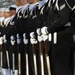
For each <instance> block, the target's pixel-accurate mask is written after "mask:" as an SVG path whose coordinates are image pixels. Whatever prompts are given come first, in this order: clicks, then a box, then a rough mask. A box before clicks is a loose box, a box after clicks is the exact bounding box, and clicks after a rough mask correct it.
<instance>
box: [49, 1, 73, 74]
mask: <svg viewBox="0 0 75 75" xmlns="http://www.w3.org/2000/svg"><path fill="white" fill-rule="evenodd" d="M67 2H68V4H69V5H70V6H71V7H73V6H74V0H71V1H70V0H67ZM70 14H71V9H70V8H69V6H68V5H67V3H66V1H65V0H58V1H57V0H55V2H54V3H53V4H52V6H51V7H50V22H49V26H48V31H49V33H52V34H53V33H54V32H57V43H56V44H54V42H53V43H52V47H51V50H50V57H51V71H52V75H63V74H64V75H72V74H73V72H72V67H71V64H72V62H71V60H72V54H71V51H72V44H73V43H72V36H71V34H70V33H69V32H68V31H67V27H69V26H65V24H67V23H68V22H69V21H70ZM52 41H54V39H53V40H52Z"/></svg>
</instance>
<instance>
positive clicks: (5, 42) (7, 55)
mask: <svg viewBox="0 0 75 75" xmlns="http://www.w3.org/2000/svg"><path fill="white" fill-rule="evenodd" d="M3 41H4V44H5V45H4V47H5V50H6V57H7V65H8V73H9V74H8V75H10V62H9V53H8V50H7V40H6V35H4V36H3Z"/></svg>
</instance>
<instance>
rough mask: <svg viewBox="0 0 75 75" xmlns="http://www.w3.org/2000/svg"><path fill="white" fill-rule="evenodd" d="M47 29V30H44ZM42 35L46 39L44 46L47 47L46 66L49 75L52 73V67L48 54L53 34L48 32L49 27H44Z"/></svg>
mask: <svg viewBox="0 0 75 75" xmlns="http://www.w3.org/2000/svg"><path fill="white" fill-rule="evenodd" d="M44 31H45V32H44ZM41 32H42V37H43V41H44V47H45V63H46V64H45V67H46V71H47V72H46V73H47V75H51V68H50V59H49V55H48V39H49V41H51V34H48V32H47V27H43V28H42V29H41Z"/></svg>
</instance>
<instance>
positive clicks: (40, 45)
mask: <svg viewBox="0 0 75 75" xmlns="http://www.w3.org/2000/svg"><path fill="white" fill-rule="evenodd" d="M37 34H38V41H39V50H40V69H41V75H44V73H45V72H44V57H43V46H42V44H43V43H42V41H43V39H42V36H41V30H40V28H39V29H37Z"/></svg>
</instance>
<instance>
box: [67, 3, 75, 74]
mask: <svg viewBox="0 0 75 75" xmlns="http://www.w3.org/2000/svg"><path fill="white" fill-rule="evenodd" d="M69 6H70V5H69ZM70 8H71V10H72V12H71V19H70V20H71V26H70V27H69V28H68V29H67V31H68V33H71V34H72V42H73V46H72V48H71V49H72V51H71V68H72V71H73V75H75V20H74V19H75V2H74V7H71V6H70Z"/></svg>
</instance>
